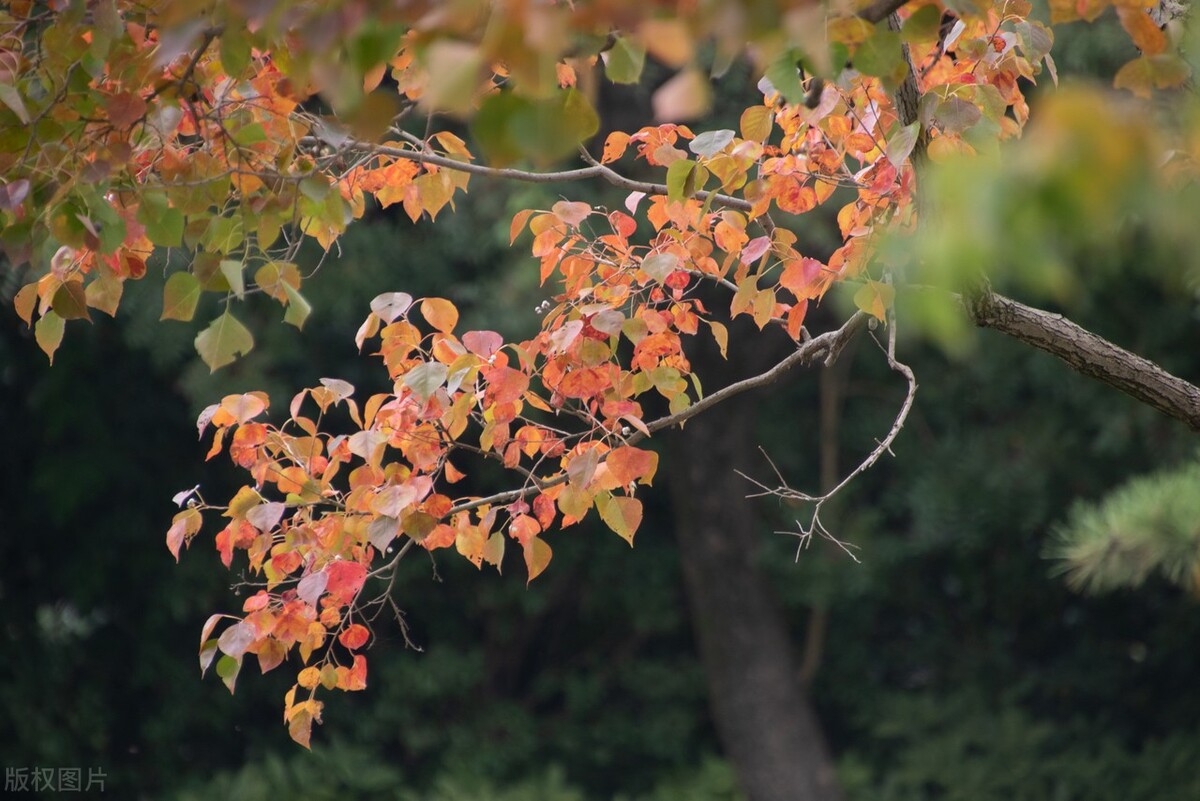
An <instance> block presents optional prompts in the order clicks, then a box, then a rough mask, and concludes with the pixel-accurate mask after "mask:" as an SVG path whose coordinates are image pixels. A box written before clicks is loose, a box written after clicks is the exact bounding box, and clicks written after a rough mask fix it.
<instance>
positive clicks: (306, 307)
mask: <svg viewBox="0 0 1200 801" xmlns="http://www.w3.org/2000/svg"><path fill="white" fill-rule="evenodd" d="M281 285H282V286H283V291H284V293H285V294H286V295H287V299H288V305H287V311H286V312H284V314H283V321H284V322H285V323H289V324H290V325H294V326H296V327H297V328H303V327H304V321H305V320H307V319H308V315H309V314H310V313H311V312H312V304H310V303H309V302H308V301H307V300H305V299H304V296H303V295H301V294H300V290H298V289H296V288H295V287H294V286H292V285H291V284H289V283H287V282H281Z"/></svg>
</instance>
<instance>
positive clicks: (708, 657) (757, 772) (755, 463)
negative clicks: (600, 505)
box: [665, 336, 842, 801]
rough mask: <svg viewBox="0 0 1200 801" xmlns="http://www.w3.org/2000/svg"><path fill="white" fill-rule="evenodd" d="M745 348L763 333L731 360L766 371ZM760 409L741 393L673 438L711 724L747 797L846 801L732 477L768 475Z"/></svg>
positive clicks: (742, 492)
mask: <svg viewBox="0 0 1200 801" xmlns="http://www.w3.org/2000/svg"><path fill="white" fill-rule="evenodd" d="M746 341H750V342H754V337H746V338H743V339H735V337H732V336H731V337H730V344H731V346H733V347H731V352H730V362H729V363H733V364H737V365H738V367H739V368H740V369H739V372H740V373H743V374H744V373H748V372H754V371H758V370H760V369H761V368H762V367H763V365H764V364H769V363H770V362H769V361H768V360H769V358H770V357H771V356H772V355H774V354H772V353H771V349H770V348H765V347H762V341H761V339H760V340H759V341H758V342H756V343H755V344H756V345H757V350H756V351H755V350H754V349H751V348H747V347H746V346H745V345H744V344H739V345H734V343H735V342H738V343H744V342H746ZM735 348H737V349H739V350H745V351H748V352H746V353H735V352H734V349H735ZM699 362H703V370H704V375H705V377H706V378H707V377H709V376H710V375H714V376H719V375H720V374H721V373H723V372H726V368H727V366H728V364H729V363H725V362H722V361H721V360H720V358H719V357H717V358H715V359H714V358H712V357H711V355H710V356H703V355H696V356H693V366H695V367H696V368H697V369H698V370H699V369H700V367H699ZM721 377H722V378H724V379H730V378H732V376H729V375H725V376H721ZM722 383H728V381H727V380H726V381H723V382H722ZM759 403H761V399H760V398H756V397H755V395H754V393H747V394H746V395H741V396H739V397H737V398H733V399H731V400H729V401H728V402H727V403H726V404H723V408H722V409H721V410H720V411H717V412H715V413H709V414H702V415H699V416H697V417H695V418H693V419H691V420H690V421H688V423H687V425H686V426H685V427H684V429H683V430H682V431H680V432H676V433H673V434H671V436H670V443H671V449H670V453H669V456H670V460H671V462H670V469H669V470H667V471H665V472H666V475H668V476H669V477H670V482H671V496H672V501H673V507H674V510H675V521H676V538H677V540H678V542H679V551H680V558H681V560H682V563H683V576H684V582H685V585H686V589H687V594H688V602H689V605H690V609H691V617H692V622H693V628H694V629H695V633H696V638H697V641H698V643H699V646H700V651H701V656H702V659H703V661H704V667H705V673H706V675H707V679H708V684H709V704H710V707H711V709H712V714H713V719H714V722H715V723H716V727H717V731H718V734H719V736H720V738H721V741H722V743H723V745H724V748H725V753H726V756H727V757H728V758H729V759H730V761H731V762H732V763H733V765H734V768H735V769H736V771H737V774H738V777H739V780H740V783H741V785H742V789H743V790H744V792H745V794H746V797H747V798H748V799H749V801H839V799H841V798H842V794H841V790H840V788H839V786H838V784H837V781H836V776H835V773H834V766H833V761H832V758H831V757H830V754H829V749H828V747H827V745H826V742H825V738H824V735H823V734H822V731H821V726H820V723H819V721H818V720H817V718H816V715H815V714H814V712H813V709H812V706H811V704H810V703H809V700H808V698H807V696H806V694H805V693H804V690H803V688H802V687H801V684H800V680H799V676H800V671H799V665H798V660H797V658H796V654H795V653H794V651H793V643H792V642H791V640H790V637H789V632H788V627H787V625H786V622H785V619H784V616H783V613H782V610H781V609H779V607H778V606H777V603H776V599H775V598H774V594H773V592H772V590H771V587H770V583H769V581H768V579H767V576H766V575H764V573H763V570H762V569H761V567H760V563H759V560H758V557H757V554H758V551H759V548H760V546H761V545H762V543H763V541H764V538H765V537H768V536H771V534H770V531H769V529H768V528H767V527H765V526H763V525H760V523H759V518H758V517H757V515H756V513H755V512H756V509H755V504H754V502H753V501H750V500H747V498H746V497H745V496H746V493H747V491H748V489H749V487H748V485H747V484H746V482H745V481H744V479H742V478H740V477H739V476H737V475H736V474H735V473H734V470H736V469H742V470H745V471H746V472H748V473H753V472H755V471H756V470H758V469H760V468H761V467H762V462H761V456H759V455H758V454H757V451H756V446H757V445H758V444H759V442H758V439H757V438H756V436H755V418H756V412H757V405H758V404H759Z"/></svg>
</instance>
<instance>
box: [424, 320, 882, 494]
mask: <svg viewBox="0 0 1200 801" xmlns="http://www.w3.org/2000/svg"><path fill="white" fill-rule="evenodd" d="M866 322H867V315H866V314H864V313H863V312H861V311H858V312H855V313H854V315H853V316H852V317H851V318H850V319H849V320H847V321H846V322H845V323H843V324H842V327H841V328H837V329H835V330H833V331H827V332H825V333H824V334H821V335H820V336H818V337H813V338H812V339H810V340H808V341H807V342H804V343H803V344H801V345H800V346H799V347H797V348H796V350H795V351H794V352H793V353H791V354H789V355H788V356H787V358H785V359H784V360H783V361H781V362H779V363H778V364H776V365H775V366H774V367H772V368H771V369H769V370H767V371H765V372H762V373H759V374H758V375H755V376H751V377H750V378H745V379H742V380H741V381H736V382H734V383H732V384H730V385H729V386H727V387H722V388H721V389H719V390H717V391H716V392H714V393H713V394H711V395H707V396H705V397H704V398H702V399H701V400H699V401H697V402H696V403H694V404H692V405H691V406H689V407H687V408H686V409H684V410H683V411H680V412H676V413H675V414H671V415H667V416H666V417H660V418H659V419H657V420H655V421H653V422H651V423H648V424H647V425H646V429H647V430H648V431H649V432H650V433H654V432H656V431H662V430H663V429H664V428H670V427H671V426H676V425H679V424H681V423H684V422H686V421H688V420H690V419H691V418H693V417H695V416H696V415H698V414H700V413H701V412H703V411H706V410H708V409H711V408H712V407H713V406H716V405H717V404H718V403H721V402H723V401H726V400H729V399H730V398H732V397H733V396H734V395H740V394H742V393H743V392H746V391H748V390H751V389H757V388H758V387H763V386H766V385H767V384H771V383H774V382H775V381H778V380H779V378H780V377H781V376H782V375H783V374H784V373H786V372H787V371H788V370H791V369H792V368H793V367H796V366H797V365H800V364H813V363H814V362H816V361H817V360H818V359H824V360H825V363H826V364H827V365H828V364H832V362H833V360H835V359H836V358H837V355H838V354H839V353H841V351H842V348H844V347H845V345H846V343H847V342H849V341H850V339H851V338H853V336H854V335H855V334H856V333H858V331H859V329H861V328H862V327H863V326H864V325H866ZM646 436H647V435H646V434H643V433H642V432H640V431H639V432H635V433H634V434H633V435H632V436H630V437H628V438H627V439H626V440H625V444H626V445H634V444H636V443H638V442H641V441H642V440H644V439H645V438H646ZM566 480H567V476H566V474H565V473H563V474H562V475H559V476H557V477H556V478H552V479H547V480H545V481H542V482H541V483H540V484H539V485H537V486H526V487H522V488H521V489H516V490H508V491H507V492H498V493H496V494H495V495H489V496H487V497H485V498H476V499H475V500H473V501H464V502H463V503H459V504H455V505H454V506H453V507H451V508H450V511H449V512H447V513H446V514H447V515H452V514H454V513H455V512H465V511H467V510H468V509H476V508H478V507H480V506H487V505H490V504H497V503H511V502H512V501H515V500H518V499H520V498H525V497H528V496H530V495H532V494H533V493H535V492H540V491H541V490H544V489H548V488H549V487H553V486H556V485H558V484H562V483H563V482H564V481H566Z"/></svg>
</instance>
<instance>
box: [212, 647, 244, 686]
mask: <svg viewBox="0 0 1200 801" xmlns="http://www.w3.org/2000/svg"><path fill="white" fill-rule="evenodd" d="M241 669H242V658H241V657H240V656H239V657H237V658H236V659H234V658H233V657H232V656H229V655H228V654H226V655H224V656H222V657H221V658H220V659H218V660H217V675H218V676H220V677H221V681H223V682H225V686H226V687H228V688H229V692H230V694H232V693H233V688H234V686H235V685H236V684H237V677H238V673H239V672H240V671H241Z"/></svg>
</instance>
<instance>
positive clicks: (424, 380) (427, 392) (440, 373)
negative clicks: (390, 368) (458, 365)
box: [401, 362, 450, 401]
mask: <svg viewBox="0 0 1200 801" xmlns="http://www.w3.org/2000/svg"><path fill="white" fill-rule="evenodd" d="M449 374H450V369H449V368H448V367H446V365H444V364H442V363H441V362H425V363H424V364H418V365H417V366H416V367H414V368H413V369H411V370H409V371H408V372H407V373H405V374H404V379H403V381H401V383H402V384H403V385H404V386H406V387H408V388H409V389H411V390H412V391H413V392H414V393H416V395H417V397H419V398H420V399H421V400H423V401H426V400H429V399H430V398H431V397H432V396H433V393H435V392H437V390H438V387H440V386H441V385H442V384H444V383H446V376H447V375H449Z"/></svg>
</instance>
